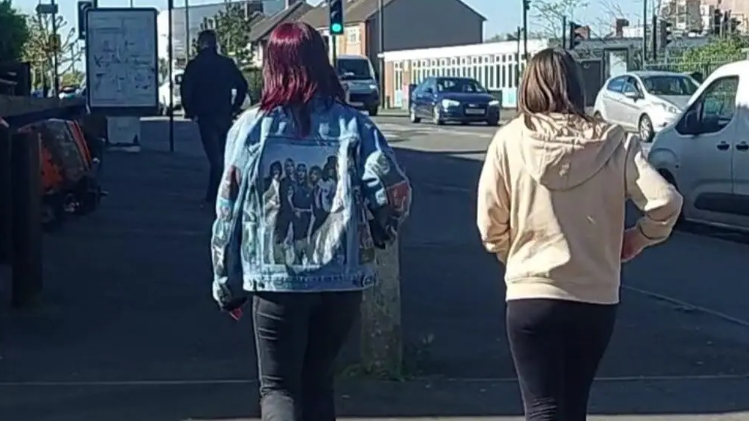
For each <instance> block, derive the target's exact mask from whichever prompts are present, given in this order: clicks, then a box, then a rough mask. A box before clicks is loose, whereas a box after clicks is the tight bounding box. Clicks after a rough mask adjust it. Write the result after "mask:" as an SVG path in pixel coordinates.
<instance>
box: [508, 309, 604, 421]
mask: <svg viewBox="0 0 749 421" xmlns="http://www.w3.org/2000/svg"><path fill="white" fill-rule="evenodd" d="M616 310H617V305H598V304H587V303H579V302H574V301H562V300H550V299H527V300H513V301H509V302H508V303H507V336H508V338H509V341H510V349H511V351H512V358H513V360H514V361H515V370H516V371H517V375H518V380H519V382H520V391H521V394H522V396H523V404H524V407H525V419H526V420H528V421H584V420H585V419H586V414H587V412H588V398H589V396H590V389H591V386H592V385H593V378H594V377H595V375H596V371H597V370H598V364H599V363H600V361H601V358H602V357H603V354H604V353H605V352H606V348H607V347H608V344H609V341H610V340H611V334H612V333H613V331H614V323H615V320H616Z"/></svg>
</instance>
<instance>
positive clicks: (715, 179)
mask: <svg viewBox="0 0 749 421" xmlns="http://www.w3.org/2000/svg"><path fill="white" fill-rule="evenodd" d="M648 160H649V161H650V163H651V164H652V165H653V166H654V167H655V168H656V169H657V170H658V172H660V173H661V175H662V176H663V177H664V178H666V179H667V180H668V181H669V182H670V183H672V184H673V185H674V186H676V188H677V189H678V190H679V191H680V192H681V194H682V195H683V196H684V208H683V218H684V219H685V220H689V221H693V222H698V223H702V224H708V225H713V226H718V227H724V228H732V229H738V230H743V231H749V61H739V62H735V63H731V64H727V65H725V66H723V67H721V68H719V69H718V70H716V71H715V72H713V73H712V74H711V75H710V76H709V77H708V78H707V80H705V82H704V83H703V84H702V85H701V86H700V87H699V89H698V90H697V92H696V93H695V94H694V95H693V96H692V97H691V99H689V101H688V102H687V104H686V110H685V111H684V112H683V113H682V114H680V115H678V116H677V117H676V120H675V122H674V124H672V125H669V126H668V127H666V128H665V129H663V130H662V131H661V132H660V133H658V134H657V135H656V137H655V140H654V141H653V144H652V146H651V148H650V152H649V154H648Z"/></svg>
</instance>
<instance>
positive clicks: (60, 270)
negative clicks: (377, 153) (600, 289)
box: [0, 122, 749, 421]
mask: <svg viewBox="0 0 749 421" xmlns="http://www.w3.org/2000/svg"><path fill="white" fill-rule="evenodd" d="M159 124H161V123H159ZM179 126H180V127H179V128H178V130H179V133H180V137H179V139H180V140H179V142H180V143H179V144H178V145H177V150H178V152H176V153H174V154H171V153H169V152H165V151H164V150H165V149H166V136H164V133H163V124H161V125H158V124H157V125H154V126H149V127H146V128H144V133H146V134H148V136H146V139H144V140H145V141H146V143H145V144H144V147H145V150H144V151H143V152H141V153H140V154H126V153H110V154H109V155H108V156H107V159H106V161H105V169H104V170H105V173H106V178H105V184H106V188H107V190H108V191H109V192H110V196H109V197H107V198H106V199H105V202H104V204H103V206H102V208H101V209H100V210H99V211H98V212H96V213H95V214H92V215H89V216H87V217H85V218H82V219H71V220H70V221H69V224H68V225H67V226H65V228H64V229H63V230H62V231H60V232H58V233H54V234H50V235H48V236H47V237H46V238H45V259H46V261H45V276H46V278H45V281H46V284H45V288H46V290H45V297H44V305H43V306H42V307H41V308H39V309H36V310H30V311H25V312H9V311H7V310H5V311H4V313H2V316H3V317H2V320H3V322H2V325H1V326H0V328H1V329H2V330H0V332H3V335H2V336H1V337H0V341H1V342H0V356H1V358H0V420H2V421H5V420H10V421H68V420H70V421H81V420H87V421H88V420H92V421H99V420H102V421H104V420H106V421H120V420H121V421H126V420H127V421H130V420H138V421H151V420H153V421H181V420H216V421H218V420H248V419H255V418H257V416H258V408H257V402H256V401H257V399H256V397H257V387H256V383H255V380H254V379H255V378H256V370H255V368H254V351H253V346H252V340H251V335H250V323H251V321H250V320H243V321H242V322H240V323H234V322H232V321H231V320H229V319H228V318H227V317H225V316H224V315H222V314H220V313H219V312H218V311H217V310H216V308H215V305H214V304H213V303H212V301H211V299H210V288H209V284H210V269H209V257H208V253H207V244H208V238H209V225H210V223H211V220H212V215H211V213H210V211H206V210H203V209H201V208H200V206H199V198H200V197H201V193H202V188H203V182H204V180H205V173H206V169H205V164H204V162H203V159H202V158H201V156H200V151H199V146H198V142H197V140H196V139H195V133H194V131H195V130H194V127H191V126H190V123H186V122H181V123H180V124H179ZM461 130H463V129H461ZM447 141H448V140H446V139H442V140H439V139H437V137H436V136H435V143H443V142H447ZM410 142H411V140H410V139H398V138H395V137H394V138H393V144H394V145H395V146H405V147H408V145H412V143H413V142H411V143H410ZM419 142H421V141H418V142H416V143H417V144H419V145H421V144H422V143H419ZM469 149H470V148H469ZM398 154H399V156H400V159H401V160H402V161H403V163H404V164H405V165H406V166H407V168H408V169H409V172H410V173H411V175H412V178H413V180H414V184H415V200H416V202H415V203H416V204H415V207H414V212H413V215H412V218H411V221H410V222H409V225H408V226H407V227H406V230H405V232H404V234H403V237H402V240H403V241H402V282H403V287H402V289H403V319H404V320H403V323H404V326H403V330H404V336H405V340H406V343H407V352H406V362H407V376H408V378H409V379H408V380H407V381H402V382H395V381H393V382H384V381H373V380H365V379H357V378H344V379H342V381H341V386H340V392H339V396H338V399H339V407H340V410H341V411H340V412H341V415H342V417H343V418H350V419H354V418H357V419H397V418H445V419H446V418H453V419H466V420H467V419H481V418H487V417H491V418H495V419H506V420H517V419H519V418H518V413H519V412H518V409H519V408H520V404H519V397H518V393H517V386H516V384H515V383H514V381H513V372H512V366H511V362H510V358H509V355H508V353H507V344H506V342H505V339H504V332H503V327H502V326H503V304H502V302H503V297H502V284H501V282H500V279H501V272H500V268H499V267H498V265H497V263H496V262H495V261H494V260H493V259H492V258H491V256H487V255H485V254H484V253H483V252H482V251H481V249H480V246H479V245H478V244H477V242H476V238H475V236H476V234H475V229H474V228H473V222H472V221H473V220H472V218H473V214H474V212H475V211H474V209H473V203H474V202H475V199H474V198H473V197H472V196H471V195H470V193H469V192H470V188H469V186H472V185H473V184H474V183H475V176H476V173H477V166H476V162H475V161H470V162H469V161H468V160H461V159H460V158H458V157H456V156H452V155H449V154H445V153H441V152H435V151H430V150H429V149H428V148H423V147H418V148H416V147H412V148H406V149H399V151H398ZM453 155H454V154H453ZM450 185H453V187H455V188H445V187H448V186H450ZM437 210H438V211H437ZM674 241H675V242H674V244H676V245H675V246H674V247H671V248H669V246H670V245H666V246H663V248H659V249H657V250H654V251H653V252H652V253H653V254H652V255H651V256H652V257H648V256H644V257H643V258H642V259H643V260H642V263H638V265H639V266H633V267H632V268H628V269H627V270H626V273H625V278H626V279H627V282H628V283H630V284H631V283H633V277H634V278H636V280H637V281H638V282H643V283H646V282H649V283H650V284H651V287H653V288H655V287H659V288H660V287H663V288H668V287H669V285H670V284H664V282H666V283H670V282H671V279H672V277H673V276H677V275H678V276H679V277H680V278H679V279H678V280H679V281H680V282H681V285H682V286H683V288H682V290H683V291H687V292H688V293H690V294H692V293H691V292H689V291H696V289H693V288H695V287H694V286H693V284H695V282H693V281H692V280H691V278H690V272H692V273H694V272H695V271H696V270H695V268H694V267H690V266H689V265H690V264H692V263H691V262H690V260H698V259H696V257H697V256H698V255H700V254H698V253H697V252H698V249H700V247H701V248H703V249H704V251H703V252H702V254H701V255H702V256H704V257H705V259H704V260H705V261H702V262H698V263H699V264H700V265H702V269H701V270H702V271H703V272H701V273H700V274H699V276H700V277H702V278H701V279H698V280H701V281H702V282H703V283H707V284H709V285H712V286H713V287H712V288H706V289H704V291H703V292H702V294H701V295H702V296H704V297H705V300H706V302H708V303H709V304H710V303H713V304H715V305H716V306H722V307H721V308H723V309H724V310H725V312H727V313H731V314H735V315H736V317H735V318H736V321H734V322H731V321H729V320H728V319H726V318H725V317H719V316H716V315H715V314H712V313H710V312H706V311H703V310H702V309H700V308H696V307H689V306H684V305H681V304H677V303H675V302H673V301H667V300H663V299H654V297H653V295H652V294H644V293H641V292H638V291H639V290H636V288H635V289H633V288H629V289H625V290H624V291H623V293H622V294H623V295H622V299H623V304H622V308H621V315H620V319H619V324H618V327H617V332H616V335H615V338H614V341H613V343H612V346H611V349H610V352H609V353H608V355H607V357H606V359H605V361H604V363H603V366H602V368H601V373H600V375H601V378H600V379H599V381H598V382H597V383H596V387H595V391H594V395H593V399H592V408H591V410H592V413H593V414H595V416H594V417H593V418H592V419H596V420H609V419H616V420H633V421H634V420H682V419H684V420H695V421H702V420H705V421H707V420H711V421H722V420H726V421H727V420H742V421H743V420H749V379H748V378H747V376H746V373H749V352H747V351H749V329H747V327H745V326H743V325H742V324H741V323H740V322H741V320H739V318H740V317H739V316H741V317H743V316H742V314H741V312H744V311H746V310H745V307H742V306H741V305H740V303H741V302H745V301H744V299H743V297H745V296H746V295H745V294H743V291H744V290H742V289H741V286H740V284H737V285H732V286H731V289H730V290H725V289H720V288H717V287H715V285H716V282H719V281H720V282H724V284H723V287H724V288H725V285H726V284H725V283H726V282H729V281H732V279H729V278H726V279H725V280H723V279H715V277H713V278H708V277H705V276H703V275H705V274H707V273H708V272H709V271H711V270H713V267H712V266H710V265H711V263H710V261H711V260H712V259H716V260H717V262H716V263H715V264H719V265H720V266H716V267H715V268H714V269H715V270H716V273H717V271H718V270H720V269H723V270H726V271H731V270H733V269H737V268H740V267H742V265H743V263H742V262H743V260H742V258H741V257H740V256H746V253H745V252H746V251H747V250H749V247H747V246H746V245H743V244H737V243H731V242H725V241H722V240H716V239H710V238H707V239H702V238H700V237H697V236H693V235H691V234H679V235H678V236H677V239H676V240H674ZM658 253H661V254H658ZM682 253H684V254H685V255H686V256H687V258H684V257H681V260H682V261H679V259H680V256H681V254H682ZM658 256H660V257H659V258H658V260H657V261H655V260H652V259H654V258H656V257H658ZM662 259H666V260H667V261H670V262H671V265H672V266H674V267H676V268H677V269H675V270H676V271H677V272H675V273H676V275H674V273H671V272H668V271H669V270H670V267H669V266H668V265H663V264H661V263H659V261H660V260H662ZM685 259H686V261H684V260H685ZM721 259H722V260H721ZM654 271H657V273H653V272H654ZM723 273H725V272H723ZM695 276H697V274H695ZM0 279H2V278H0ZM635 285H639V284H636V283H635ZM4 289H5V290H7V285H6V286H5V288H4ZM2 290H3V289H0V291H2ZM671 295H673V294H671ZM736 295H738V298H736ZM692 297H694V294H693V295H692ZM735 303H739V304H735ZM711 305H712V304H711ZM355 343H356V341H355V340H353V341H352V345H351V346H350V347H349V349H348V350H347V351H346V353H345V356H344V360H345V361H346V362H351V361H353V360H354V357H355V348H356V346H355Z"/></svg>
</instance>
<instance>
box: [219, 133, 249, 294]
mask: <svg viewBox="0 0 749 421" xmlns="http://www.w3.org/2000/svg"><path fill="white" fill-rule="evenodd" d="M243 123H245V124H246V121H244V120H240V121H238V122H237V123H236V124H235V125H234V127H232V129H231V130H230V131H229V136H228V137H227V145H226V148H227V153H226V156H225V165H224V168H225V170H224V173H223V174H222V177H221V184H220V186H219V191H218V196H217V198H216V220H215V222H214V223H213V231H212V237H211V260H212V263H213V298H214V299H215V300H216V302H217V303H218V304H219V305H220V306H223V305H225V304H227V303H229V302H230V301H232V299H234V298H236V297H234V295H235V294H236V293H237V291H241V290H242V286H241V283H242V276H241V273H242V271H241V255H240V250H241V241H242V238H241V237H242V235H241V233H242V215H243V211H242V206H243V205H242V202H243V196H244V190H246V188H247V182H246V181H245V179H244V178H243V175H244V174H243V171H244V168H245V167H246V165H245V164H246V162H247V160H248V159H247V156H246V155H247V148H245V147H243V143H244V142H243V140H244V139H243V138H242V133H244V132H246V130H243V129H242V128H241V127H237V126H239V125H242V124H243Z"/></svg>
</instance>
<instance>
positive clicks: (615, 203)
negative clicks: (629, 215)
mask: <svg viewBox="0 0 749 421" xmlns="http://www.w3.org/2000/svg"><path fill="white" fill-rule="evenodd" d="M530 120H531V123H532V125H533V126H534V130H531V129H529V128H528V127H526V124H525V121H524V118H523V117H522V116H521V117H518V118H516V119H514V120H513V121H511V122H510V123H508V124H507V125H506V126H504V127H502V128H501V129H499V131H497V134H496V135H495V136H494V139H493V140H492V143H491V145H490V146H489V149H488V151H487V154H486V161H485V162H484V167H483V170H482V172H481V178H480V180H479V187H478V215H477V223H478V228H479V231H480V233H481V240H482V242H483V243H484V246H485V247H486V249H487V250H488V251H489V252H491V253H495V254H497V256H498V257H499V259H500V260H501V261H502V262H504V263H505V265H506V270H505V281H506V283H507V300H516V299H524V298H555V299H562V300H572V301H581V302H588V303H599V304H614V303H617V302H619V284H620V272H621V252H622V237H623V230H624V209H625V202H626V200H627V199H632V201H633V202H634V203H635V204H636V205H637V206H638V207H639V208H640V209H641V210H642V211H643V213H644V216H643V217H642V218H641V219H640V220H639V221H638V222H637V227H636V229H637V232H638V233H639V235H640V237H639V240H640V241H638V242H640V243H641V244H642V246H648V245H654V244H656V243H659V242H661V241H663V240H665V239H666V238H668V236H669V235H670V234H671V230H672V228H673V225H674V223H675V222H676V220H677V219H678V216H679V213H680V212H681V205H682V198H681V196H680V195H679V193H678V192H677V191H676V190H675V189H674V188H673V187H672V186H671V185H669V184H668V183H667V182H666V181H665V180H664V179H663V178H662V177H661V176H660V175H659V174H658V173H657V172H656V171H655V170H654V169H653V167H651V166H650V164H649V163H648V162H647V159H646V158H645V156H644V155H643V152H642V149H641V147H640V141H639V138H638V137H637V136H636V135H632V134H627V133H626V132H625V131H624V130H623V129H622V128H621V127H619V126H615V125H611V124H608V123H602V122H588V121H585V120H584V119H582V118H579V117H572V118H570V117H567V116H562V115H548V116H542V115H534V116H531V117H530Z"/></svg>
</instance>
